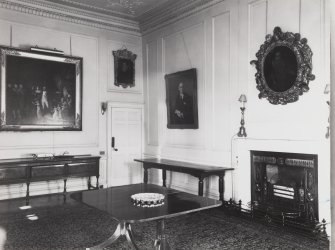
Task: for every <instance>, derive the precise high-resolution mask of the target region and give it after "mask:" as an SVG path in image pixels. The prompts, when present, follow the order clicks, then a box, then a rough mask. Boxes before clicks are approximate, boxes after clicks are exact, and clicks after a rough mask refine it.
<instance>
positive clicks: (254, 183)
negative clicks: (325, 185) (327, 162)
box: [250, 151, 318, 221]
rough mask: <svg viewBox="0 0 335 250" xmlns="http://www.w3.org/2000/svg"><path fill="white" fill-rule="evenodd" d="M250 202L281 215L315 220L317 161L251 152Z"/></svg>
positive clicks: (308, 157) (308, 156) (311, 157)
mask: <svg viewBox="0 0 335 250" xmlns="http://www.w3.org/2000/svg"><path fill="white" fill-rule="evenodd" d="M250 155H251V199H252V201H253V202H254V203H255V204H256V205H257V204H259V205H262V206H265V207H268V208H269V209H274V210H277V211H280V212H282V213H290V214H291V213H295V214H297V215H299V217H301V218H304V219H308V220H311V221H313V220H318V183H317V182H318V176H317V174H318V158H317V155H314V154H297V153H282V152H266V151H251V153H250Z"/></svg>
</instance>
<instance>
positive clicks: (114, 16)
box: [0, 0, 224, 35]
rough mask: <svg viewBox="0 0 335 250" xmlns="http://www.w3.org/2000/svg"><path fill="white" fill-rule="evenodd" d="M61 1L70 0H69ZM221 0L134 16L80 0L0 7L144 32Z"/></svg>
mask: <svg viewBox="0 0 335 250" xmlns="http://www.w3.org/2000/svg"><path fill="white" fill-rule="evenodd" d="M63 1H64V2H67V3H73V2H72V1H71V0H63ZM223 1H224V0H183V1H167V2H166V3H164V4H162V5H160V6H158V7H155V8H153V9H150V10H149V11H147V12H145V13H144V14H142V15H140V16H139V17H138V18H136V20H134V18H131V17H129V16H128V15H125V14H122V13H116V12H115V11H110V10H106V11H102V10H101V9H100V8H98V9H99V10H95V7H92V6H86V5H85V6H81V5H82V4H73V5H71V6H69V5H62V4H58V3H54V2H51V1H45V0H0V8H3V9H8V10H11V11H17V12H21V13H26V14H30V15H36V16H40V17H45V18H51V19H56V20H61V21H65V22H69V23H75V24H81V25H85V26H89V27H94V28H99V29H106V30H110V31H118V32H123V33H127V34H133V35H144V34H148V33H150V32H152V31H155V30H157V29H160V28H163V27H165V26H167V25H169V24H171V23H174V22H177V21H180V20H182V19H184V18H187V17H189V16H191V15H194V14H196V13H199V12H200V11H203V10H204V9H206V8H209V7H211V6H213V5H215V4H217V3H220V2H223Z"/></svg>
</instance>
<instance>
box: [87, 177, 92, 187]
mask: <svg viewBox="0 0 335 250" xmlns="http://www.w3.org/2000/svg"><path fill="white" fill-rule="evenodd" d="M87 189H88V190H90V189H91V176H89V177H88V180H87Z"/></svg>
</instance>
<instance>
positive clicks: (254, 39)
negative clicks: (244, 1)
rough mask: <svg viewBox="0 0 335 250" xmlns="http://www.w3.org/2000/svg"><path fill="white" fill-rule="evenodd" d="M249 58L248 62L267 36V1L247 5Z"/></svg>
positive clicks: (262, 0)
mask: <svg viewBox="0 0 335 250" xmlns="http://www.w3.org/2000/svg"><path fill="white" fill-rule="evenodd" d="M248 7H249V52H250V53H249V56H250V60H253V59H255V58H256V56H255V54H256V52H257V51H258V50H259V47H260V45H261V44H263V42H264V40H265V36H266V34H267V28H266V27H267V17H266V16H267V1H266V0H259V1H256V2H252V3H250V4H249V6H248Z"/></svg>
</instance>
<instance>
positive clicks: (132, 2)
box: [46, 0, 178, 20]
mask: <svg viewBox="0 0 335 250" xmlns="http://www.w3.org/2000/svg"><path fill="white" fill-rule="evenodd" d="M46 1H47V2H52V3H56V4H60V5H62V6H66V7H73V8H78V9H81V10H86V11H93V12H97V13H100V14H107V15H111V14H112V15H119V16H127V17H129V18H131V19H135V20H137V19H138V18H139V17H140V16H141V15H143V14H145V13H146V12H148V11H150V10H152V9H155V8H159V7H161V6H162V5H164V4H165V3H166V2H168V1H171V0H46ZM172 1H173V2H176V1H178V0H172Z"/></svg>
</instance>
